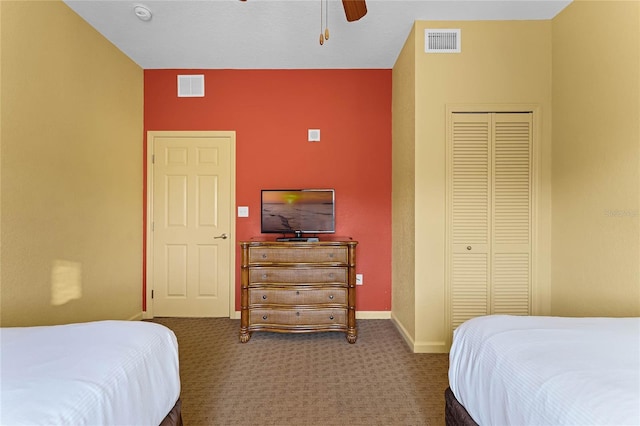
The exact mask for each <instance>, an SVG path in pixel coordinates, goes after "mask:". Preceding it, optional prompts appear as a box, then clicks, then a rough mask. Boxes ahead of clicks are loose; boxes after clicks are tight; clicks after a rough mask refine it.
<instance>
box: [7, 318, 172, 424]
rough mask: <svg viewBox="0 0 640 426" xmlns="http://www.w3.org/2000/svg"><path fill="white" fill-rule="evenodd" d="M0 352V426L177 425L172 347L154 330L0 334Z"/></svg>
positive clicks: (100, 326)
mask: <svg viewBox="0 0 640 426" xmlns="http://www.w3.org/2000/svg"><path fill="white" fill-rule="evenodd" d="M0 349H1V350H0V424H1V425H150V426H158V425H160V424H161V423H163V422H166V421H167V420H168V419H169V418H171V419H172V421H174V422H175V424H178V425H179V424H181V423H182V417H181V415H180V412H179V409H180V401H179V396H180V376H179V363H178V343H177V339H176V336H175V335H174V333H173V332H172V331H171V330H169V329H168V328H166V327H164V326H162V325H160V324H155V323H150V322H141V321H96V322H88V323H78V324H67V325H56V326H42V327H11V328H1V329H0ZM172 410H173V412H172ZM168 415H169V417H167V416H168Z"/></svg>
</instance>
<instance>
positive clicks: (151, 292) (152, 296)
mask: <svg viewBox="0 0 640 426" xmlns="http://www.w3.org/2000/svg"><path fill="white" fill-rule="evenodd" d="M151 298H152V299H153V290H151Z"/></svg>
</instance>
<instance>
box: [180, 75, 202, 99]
mask: <svg viewBox="0 0 640 426" xmlns="http://www.w3.org/2000/svg"><path fill="white" fill-rule="evenodd" d="M178 97H179V98H202V97H204V75H179V76H178Z"/></svg>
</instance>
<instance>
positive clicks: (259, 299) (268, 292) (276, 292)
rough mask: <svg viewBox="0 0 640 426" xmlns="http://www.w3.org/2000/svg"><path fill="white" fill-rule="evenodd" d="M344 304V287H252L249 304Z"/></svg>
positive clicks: (345, 291) (345, 302)
mask: <svg viewBox="0 0 640 426" xmlns="http://www.w3.org/2000/svg"><path fill="white" fill-rule="evenodd" d="M265 304H269V305H322V304H326V305H342V306H344V307H346V306H347V289H346V288H344V287H335V288H320V289H286V288H279V289H275V288H250V289H249V306H250V307H251V306H254V305H265Z"/></svg>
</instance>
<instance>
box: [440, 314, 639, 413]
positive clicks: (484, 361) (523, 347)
mask: <svg viewBox="0 0 640 426" xmlns="http://www.w3.org/2000/svg"><path fill="white" fill-rule="evenodd" d="M446 401H447V402H446V404H447V406H446V421H447V424H448V425H454V424H455V425H462V424H464V425H469V424H479V425H640V318H564V317H532V316H508V315H491V316H484V317H479V318H474V319H471V320H469V321H467V322H465V323H463V324H462V325H460V326H459V327H458V328H457V329H456V331H455V332H454V338H453V345H452V347H451V351H450V354H449V389H447V392H446Z"/></svg>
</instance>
